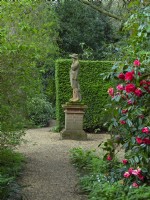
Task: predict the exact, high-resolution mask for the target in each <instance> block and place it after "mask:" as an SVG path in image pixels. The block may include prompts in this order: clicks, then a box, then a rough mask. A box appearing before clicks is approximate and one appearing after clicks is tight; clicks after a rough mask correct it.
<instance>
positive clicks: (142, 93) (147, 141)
mask: <svg viewBox="0 0 150 200" xmlns="http://www.w3.org/2000/svg"><path fill="white" fill-rule="evenodd" d="M143 74H144V68H143V67H142V64H141V63H140V61H139V60H138V59H137V60H135V61H134V62H133V64H132V65H131V66H125V67H124V68H123V71H122V72H120V73H117V72H116V73H115V76H116V78H117V80H118V82H119V84H117V86H116V89H115V87H114V88H113V87H111V88H109V89H108V94H109V96H110V97H111V101H112V109H113V118H112V123H111V124H110V127H109V130H111V131H112V132H113V136H112V139H111V140H112V141H113V146H112V147H113V148H115V147H116V145H115V143H116V144H117V145H118V144H122V147H123V148H124V150H125V155H124V156H125V159H123V160H122V165H119V166H120V168H121V169H120V170H121V172H122V178H123V182H124V184H127V185H130V186H131V187H135V188H136V187H139V186H140V185H143V184H148V185H149V184H150V167H149V166H150V120H149V112H150V108H149V106H148V105H149V102H150V81H149V80H147V79H145V76H144V75H143ZM116 136H117V138H119V140H118V139H117V140H116ZM107 150H108V152H107V154H106V156H105V159H106V160H109V161H110V162H113V156H115V154H114V149H113V154H112V149H110V148H108V149H107ZM110 155H111V159H110V157H109V156H110Z"/></svg>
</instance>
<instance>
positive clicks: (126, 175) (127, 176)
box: [123, 172, 131, 178]
mask: <svg viewBox="0 0 150 200" xmlns="http://www.w3.org/2000/svg"><path fill="white" fill-rule="evenodd" d="M123 176H124V177H125V178H129V177H130V176H131V174H130V173H129V172H125V173H124V174H123Z"/></svg>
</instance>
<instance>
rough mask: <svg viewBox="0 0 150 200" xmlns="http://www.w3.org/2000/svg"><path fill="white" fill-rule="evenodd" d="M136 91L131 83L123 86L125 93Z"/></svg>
mask: <svg viewBox="0 0 150 200" xmlns="http://www.w3.org/2000/svg"><path fill="white" fill-rule="evenodd" d="M135 89H136V87H135V85H134V84H132V83H129V84H127V85H126V86H125V90H126V92H127V93H131V92H134V91H135Z"/></svg>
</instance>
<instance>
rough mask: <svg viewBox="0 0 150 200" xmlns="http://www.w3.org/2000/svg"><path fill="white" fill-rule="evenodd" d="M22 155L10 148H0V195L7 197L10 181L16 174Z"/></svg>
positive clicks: (19, 167)
mask: <svg viewBox="0 0 150 200" xmlns="http://www.w3.org/2000/svg"><path fill="white" fill-rule="evenodd" d="M23 161H24V157H23V156H22V155H21V154H20V153H17V152H14V151H12V150H10V149H0V197H1V198H2V199H7V197H8V194H9V192H10V191H11V190H12V189H11V183H12V182H14V181H15V178H16V177H17V176H18V174H19V172H20V170H21V168H22V163H23Z"/></svg>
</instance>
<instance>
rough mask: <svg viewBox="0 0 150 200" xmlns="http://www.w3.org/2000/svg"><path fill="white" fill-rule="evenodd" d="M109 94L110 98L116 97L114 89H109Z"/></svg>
mask: <svg viewBox="0 0 150 200" xmlns="http://www.w3.org/2000/svg"><path fill="white" fill-rule="evenodd" d="M107 92H108V94H109V96H111V97H113V96H114V88H109V89H108V91H107Z"/></svg>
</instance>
